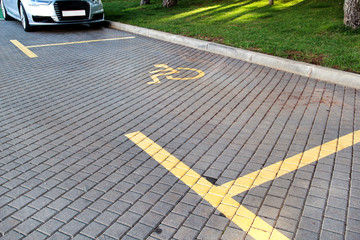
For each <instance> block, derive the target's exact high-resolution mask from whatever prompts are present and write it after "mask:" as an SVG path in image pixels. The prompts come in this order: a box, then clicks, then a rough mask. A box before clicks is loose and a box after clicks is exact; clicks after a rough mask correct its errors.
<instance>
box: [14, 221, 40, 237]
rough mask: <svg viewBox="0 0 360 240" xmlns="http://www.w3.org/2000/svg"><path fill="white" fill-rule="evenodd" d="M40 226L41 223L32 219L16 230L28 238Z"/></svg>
mask: <svg viewBox="0 0 360 240" xmlns="http://www.w3.org/2000/svg"><path fill="white" fill-rule="evenodd" d="M40 224H41V222H39V221H36V220H34V219H31V218H30V219H27V220H25V221H24V222H22V223H21V224H19V225H18V226H17V227H16V228H15V230H16V231H18V232H20V233H21V234H24V235H25V236H26V235H28V234H29V233H30V232H31V231H33V230H35V229H36V228H37V227H38V226H39V225H40Z"/></svg>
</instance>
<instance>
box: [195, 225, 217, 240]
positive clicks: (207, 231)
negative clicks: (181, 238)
mask: <svg viewBox="0 0 360 240" xmlns="http://www.w3.org/2000/svg"><path fill="white" fill-rule="evenodd" d="M221 235H222V231H219V230H216V229H214V228H209V227H204V228H203V229H202V231H201V232H200V234H199V236H198V239H209V240H210V239H220V237H221Z"/></svg>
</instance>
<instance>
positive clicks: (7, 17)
mask: <svg viewBox="0 0 360 240" xmlns="http://www.w3.org/2000/svg"><path fill="white" fill-rule="evenodd" d="M1 11H2V14H3V17H4V20H11V17H10V16H9V15H8V14H7V12H6V9H5V4H4V0H1Z"/></svg>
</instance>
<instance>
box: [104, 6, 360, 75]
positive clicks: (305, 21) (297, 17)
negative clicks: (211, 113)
mask: <svg viewBox="0 0 360 240" xmlns="http://www.w3.org/2000/svg"><path fill="white" fill-rule="evenodd" d="M139 3H140V0H103V4H104V8H105V14H106V18H107V19H109V20H112V21H118V22H122V23H127V24H131V25H136V26H140V27H145V28H150V29H156V30H160V31H165V32H170V33H174V34H180V35H184V36H189V37H193V38H197V39H202V40H207V41H212V42H217V43H221V44H225V45H229V46H233V47H239V48H242V49H248V50H252V51H257V52H262V53H267V54H271V55H275V56H279V57H283V58H288V59H293V60H297V61H303V62H307V63H312V64H316V65H321V66H325V67H330V68H335V69H340V70H345V71H350V72H356V73H360V61H359V59H360V38H359V36H360V30H352V29H349V28H346V27H345V26H344V24H343V22H342V21H343V0H275V5H274V6H269V5H268V0H205V1H204V0H178V5H177V6H175V7H172V8H163V7H162V0H151V4H150V5H145V6H139Z"/></svg>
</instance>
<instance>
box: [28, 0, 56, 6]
mask: <svg viewBox="0 0 360 240" xmlns="http://www.w3.org/2000/svg"><path fill="white" fill-rule="evenodd" d="M51 3H52V1H51V0H30V3H29V5H30V6H39V5H50V4H51Z"/></svg>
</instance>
